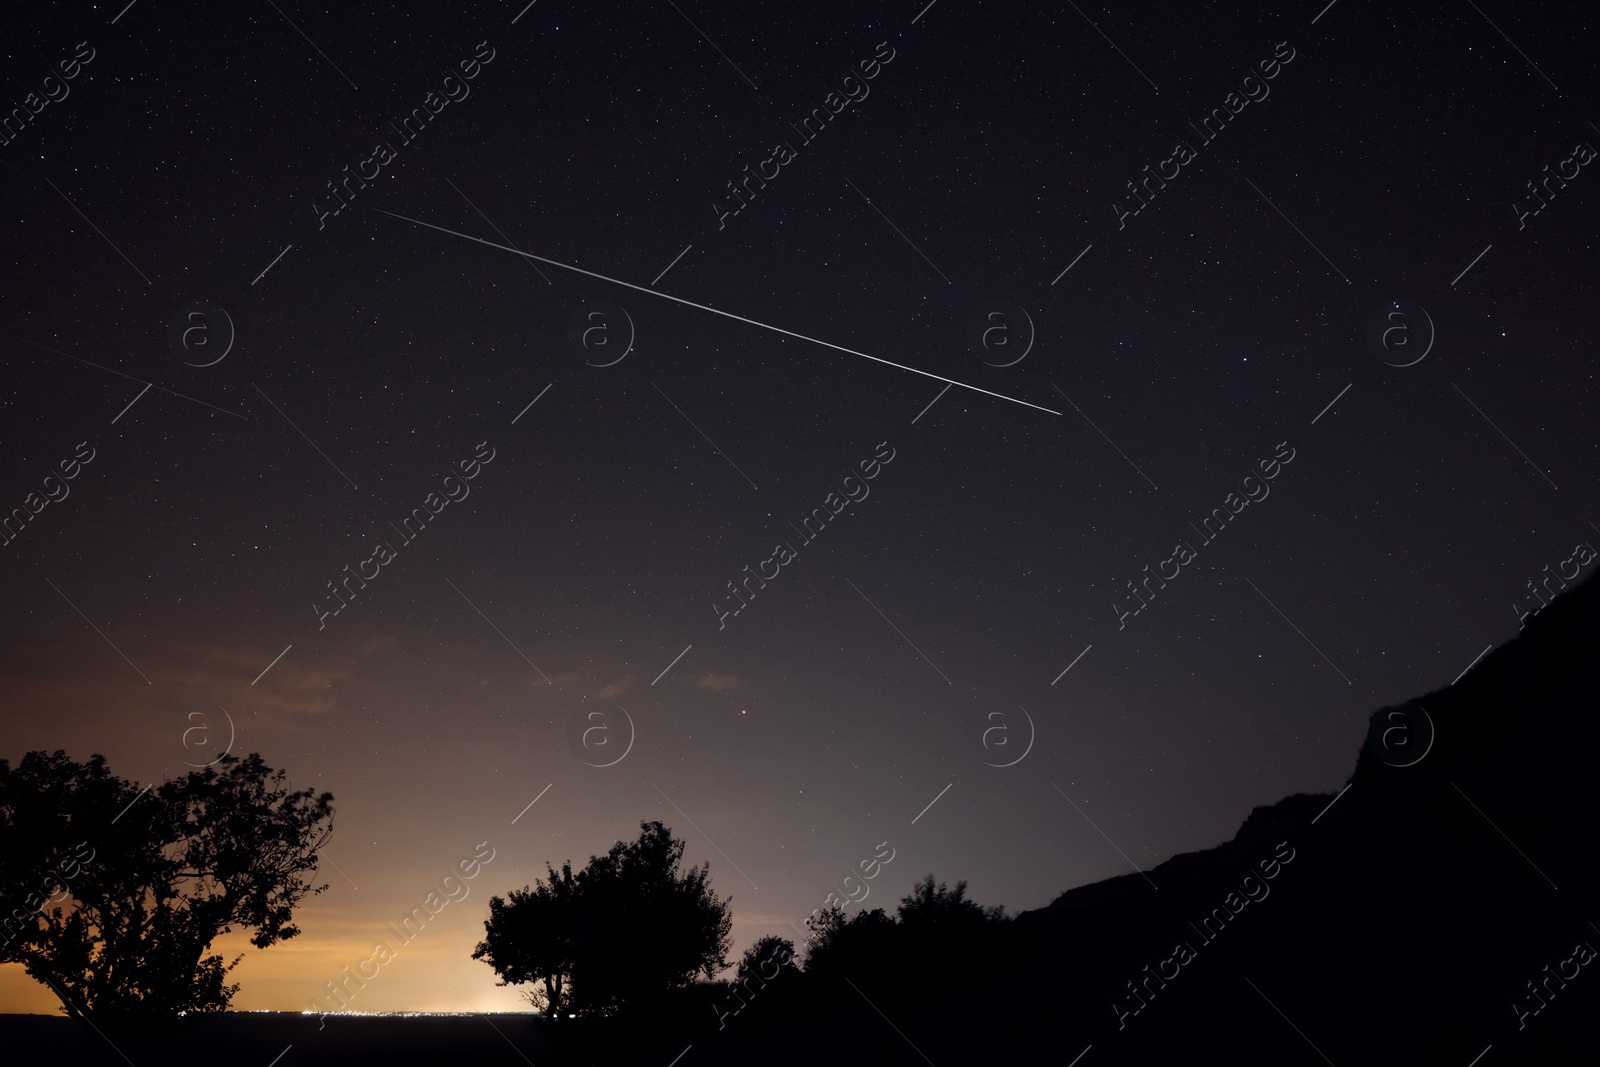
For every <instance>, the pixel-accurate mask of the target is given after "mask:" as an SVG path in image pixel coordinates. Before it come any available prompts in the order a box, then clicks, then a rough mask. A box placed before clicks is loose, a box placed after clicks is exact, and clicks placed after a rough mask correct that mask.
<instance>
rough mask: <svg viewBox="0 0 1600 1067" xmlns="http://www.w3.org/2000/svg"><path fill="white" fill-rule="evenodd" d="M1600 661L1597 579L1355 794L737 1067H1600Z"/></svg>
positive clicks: (852, 1000)
mask: <svg viewBox="0 0 1600 1067" xmlns="http://www.w3.org/2000/svg"><path fill="white" fill-rule="evenodd" d="M1597 638H1600V585H1597V584H1596V582H1594V581H1593V580H1590V581H1588V582H1586V583H1584V584H1583V585H1582V586H1581V587H1578V588H1576V589H1574V590H1572V591H1571V592H1569V593H1567V594H1566V595H1564V596H1562V597H1560V598H1558V599H1556V600H1555V601H1554V602H1553V603H1551V605H1550V606H1549V607H1547V608H1545V609H1544V610H1543V611H1542V612H1541V613H1540V614H1538V615H1537V616H1535V617H1534V618H1533V619H1532V620H1531V621H1530V622H1529V623H1528V625H1527V628H1526V629H1525V630H1524V631H1523V632H1522V633H1521V634H1519V636H1518V637H1517V638H1516V639H1514V640H1513V641H1511V642H1510V643H1508V644H1506V645H1503V646H1501V647H1499V648H1497V649H1494V650H1493V651H1491V652H1490V653H1489V654H1488V655H1486V656H1485V657H1484V658H1483V659H1482V660H1481V661H1479V662H1478V663H1477V664H1476V665H1474V666H1473V667H1472V669H1471V670H1470V671H1468V672H1467V673H1466V674H1465V675H1464V676H1463V677H1462V678H1461V679H1460V680H1459V681H1457V682H1455V683H1454V684H1452V685H1449V686H1446V687H1444V688H1441V689H1438V690H1435V691H1433V692H1431V693H1428V694H1425V695H1423V696H1420V697H1418V698H1416V699H1415V700H1414V701H1411V702H1409V704H1408V705H1398V706H1392V707H1385V708H1379V709H1377V710H1375V711H1374V712H1372V714H1371V717H1370V723H1371V726H1370V729H1369V733H1368V739H1367V744H1366V745H1365V746H1364V747H1363V748H1362V749H1361V751H1360V752H1359V753H1358V754H1357V757H1356V760H1355V768H1354V771H1353V773H1352V774H1351V776H1350V778H1349V780H1348V785H1347V788H1345V789H1344V790H1343V791H1341V792H1339V793H1327V794H1314V795H1313V794H1296V795H1294V796H1289V797H1286V798H1284V799H1283V800H1280V801H1278V802H1277V803H1275V804H1271V805H1265V806H1262V807H1258V808H1256V809H1255V810H1254V811H1253V812H1251V814H1250V815H1249V817H1248V818H1247V819H1246V820H1245V821H1244V823H1243V825H1241V826H1240V828H1239V831H1238V833H1237V834H1235V836H1234V837H1233V839H1232V840H1230V841H1227V842H1224V843H1223V844H1220V845H1218V846H1216V847H1214V848H1209V849H1205V850H1203V851H1199V852H1191V853H1185V854H1181V855H1177V856H1173V857H1172V858H1170V859H1168V860H1166V861H1165V862H1164V863H1162V864H1160V865H1159V866H1157V867H1155V868H1154V869H1152V870H1149V871H1146V872H1143V873H1142V874H1141V873H1137V872H1131V871H1130V872H1129V873H1128V874H1126V875H1121V876H1118V877H1115V878H1110V879H1107V880H1105V881H1101V882H1096V883H1093V884H1090V885H1085V886H1080V887H1078V888H1075V889H1071V890H1068V891H1067V892H1065V893H1062V894H1061V895H1060V896H1059V897H1057V898H1056V899H1055V900H1054V901H1053V902H1051V903H1050V904H1049V905H1048V906H1046V907H1044V908H1040V909H1036V910H1033V911H1026V912H1022V913H1020V914H1019V915H1017V916H1016V917H1015V918H1014V919H1013V920H1012V921H1011V922H1010V923H1009V924H1007V929H1006V930H1005V931H1004V933H1003V934H997V935H996V936H995V938H994V939H993V940H992V942H991V944H990V945H989V950H988V951H987V952H986V953H985V954H984V956H983V958H981V959H978V960H964V961H958V960H952V961H951V964H952V966H951V968H950V970H949V971H947V972H945V973H942V974H940V975H938V976H936V981H929V980H928V978H927V976H925V975H917V974H914V973H912V974H907V973H904V972H903V971H902V972H900V973H898V974H897V973H896V968H895V967H894V965H893V961H885V965H884V966H873V967H870V968H869V971H870V973H868V974H866V975H863V976H862V977H858V978H857V979H856V983H857V984H858V986H859V989H858V990H856V991H851V990H849V989H847V988H841V989H839V990H838V996H837V1000H836V1001H835V1002H834V1003H833V1004H832V1005H830V1006H831V1007H832V1008H834V1009H837V1014H835V1013H834V1012H829V1011H821V1012H818V1013H817V1014H816V1015H814V1016H813V1017H812V1018H811V1020H810V1022H811V1023H812V1025H811V1026H808V1027H807V1028H806V1034H807V1039H806V1040H803V1041H800V1042H796V1041H795V1040H793V1036H794V1035H793V1034H792V1033H790V1034H788V1035H787V1036H786V1038H785V1039H784V1040H783V1041H773V1040H770V1038H771V1035H766V1036H767V1037H768V1038H769V1041H768V1043H767V1044H766V1046H765V1048H764V1050H762V1040H761V1038H762V1035H748V1039H749V1044H748V1045H747V1046H745V1047H744V1048H743V1049H741V1050H740V1054H746V1055H754V1054H757V1052H758V1050H762V1051H760V1054H761V1055H762V1056H763V1060H764V1062H767V1063H790V1062H793V1063H800V1062H806V1061H807V1059H808V1057H815V1056H817V1055H820V1054H821V1052H822V1050H823V1049H824V1048H826V1047H828V1046H829V1045H830V1044H831V1045H833V1047H836V1048H838V1047H848V1048H851V1049H852V1050H853V1051H854V1053H859V1054H860V1055H861V1057H862V1058H861V1060H860V1062H868V1060H867V1058H866V1057H867V1056H868V1055H869V1054H870V1055H871V1056H874V1057H882V1058H881V1059H872V1060H871V1062H889V1063H898V1062H906V1063H923V1062H934V1063H939V1064H943V1063H946V1062H952V1063H959V1062H967V1061H973V1060H976V1061H979V1062H1006V1063H1009V1062H1019V1063H1020V1062H1044V1060H1045V1058H1046V1057H1048V1060H1049V1062H1059V1063H1062V1064H1070V1063H1073V1062H1075V1060H1074V1058H1075V1057H1078V1056H1079V1055H1080V1054H1082V1056H1083V1058H1082V1060H1081V1061H1077V1062H1079V1063H1081V1065H1082V1067H1095V1065H1098V1064H1104V1063H1125V1064H1143V1063H1177V1062H1187V1061H1190V1060H1193V1059H1196V1058H1200V1059H1202V1060H1210V1061H1212V1062H1226V1063H1229V1064H1264V1065H1265V1064H1273V1065H1284V1064H1328V1063H1333V1064H1338V1065H1340V1067H1343V1065H1345V1064H1460V1065H1462V1067H1466V1065H1467V1064H1470V1063H1473V1062H1474V1060H1475V1058H1476V1057H1478V1056H1480V1055H1483V1059H1482V1060H1481V1061H1479V1062H1481V1063H1482V1064H1483V1065H1484V1067H1489V1065H1492V1064H1500V1063H1538V1064H1565V1063H1585V1064H1592V1063H1595V1062H1597V1061H1600V973H1596V972H1600V966H1596V965H1595V964H1594V960H1593V950H1594V949H1600V896H1597V893H1596V890H1597V889H1600V865H1597V861H1596V857H1595V850H1594V847H1593V842H1594V839H1595V834H1596V831H1595V827H1596V826H1597V825H1600V797H1597V793H1596V786H1597V784H1600V726H1597V724H1596V718H1595V711H1596V708H1597V703H1600V701H1597V697H1600V640H1597ZM1415 706H1420V707H1421V708H1422V709H1423V711H1425V712H1426V715H1425V716H1423V715H1420V714H1418V713H1417V712H1416V711H1415ZM1430 721H1431V724H1432V734H1433V736H1432V738H1431V744H1429V743H1428V741H1429V739H1428V738H1427V736H1426V734H1427V732H1428V723H1429V722H1430ZM1391 730H1397V731H1398V732H1394V733H1391V732H1389V731H1391ZM1408 746H1409V747H1408ZM1424 753H1425V754H1424ZM1419 755H1420V757H1421V758H1420V759H1419V758H1417V757H1418V756H1419ZM1403 764H1409V765H1403ZM1268 872H1270V875H1269V874H1268ZM1180 946H1181V947H1180ZM1586 957H1587V958H1586ZM812 992H813V993H816V992H817V991H816V990H813V991H812ZM858 994H859V995H858ZM868 998H870V1000H871V1004H870V1005H869V1004H867V1003H864V1001H866V1000H867V999H868ZM891 1005H893V1007H891ZM874 1006H875V1007H874ZM879 1009H881V1010H882V1012H883V1013H884V1015H887V1016H888V1017H889V1018H890V1019H892V1020H893V1023H894V1026H895V1027H897V1028H898V1029H899V1031H901V1034H896V1033H895V1032H894V1031H893V1030H891V1028H890V1027H889V1026H887V1025H885V1020H884V1018H882V1017H879V1016H878V1015H877V1014H876V1011H877V1010H879ZM830 1016H831V1018H830ZM819 1024H820V1025H819ZM745 1037H746V1035H740V1038H741V1040H743V1039H744V1038H745ZM910 1046H915V1048H912V1047H910ZM1486 1049H1487V1050H1488V1051H1487V1053H1485V1050H1486ZM1085 1050H1087V1052H1085ZM699 1051H700V1047H699V1046H697V1047H696V1052H697V1053H698V1052H699ZM707 1051H708V1052H711V1048H710V1046H707ZM737 1058H738V1056H737V1055H730V1056H729V1057H728V1058H727V1059H726V1060H724V1059H722V1058H720V1057H717V1056H714V1055H713V1056H711V1057H710V1059H711V1060H712V1061H713V1062H730V1063H731V1062H733V1061H734V1060H735V1059H737Z"/></svg>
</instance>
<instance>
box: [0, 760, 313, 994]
mask: <svg viewBox="0 0 1600 1067" xmlns="http://www.w3.org/2000/svg"><path fill="white" fill-rule="evenodd" d="M285 777H286V775H285V773H284V772H283V771H275V770H273V769H272V768H270V767H268V766H267V765H266V764H265V763H264V762H262V759H261V757H260V756H259V755H258V754H255V753H252V754H250V755H249V756H247V757H243V758H240V757H238V756H224V757H223V758H222V759H221V760H220V761H219V766H217V767H208V768H206V769H205V770H204V771H196V772H192V773H190V774H188V775H186V776H185V777H182V778H177V779H173V780H171V781H168V782H166V783H164V784H162V785H160V786H157V787H155V788H150V787H146V789H144V790H141V789H138V788H136V787H135V786H134V784H133V783H131V782H128V781H126V780H124V779H122V778H119V777H117V776H116V775H114V774H112V773H111V772H110V771H108V770H107V769H106V765H105V757H103V756H100V755H95V756H93V757H91V758H90V760H89V762H88V763H77V762H74V761H73V760H70V759H68V758H67V755H66V753H65V752H61V751H57V752H55V753H52V754H47V753H44V752H30V753H28V754H27V755H26V756H24V757H23V759H22V762H21V763H20V764H19V765H18V766H17V767H16V768H15V769H14V770H13V769H12V768H11V766H10V764H9V763H8V762H7V761H5V760H0V894H3V895H4V900H5V901H6V904H5V910H4V913H3V914H4V926H5V930H4V937H3V938H0V962H8V963H13V962H14V963H21V964H22V965H23V967H24V968H25V969H26V971H27V973H28V975H29V976H30V977H32V978H34V979H36V980H38V981H40V982H43V983H45V984H46V985H48V986H49V987H50V988H51V989H52V990H53V991H54V992H55V994H56V996H58V997H59V998H60V999H61V1002H62V1009H63V1011H65V1012H66V1013H67V1014H68V1015H69V1016H72V1017H73V1018H77V1019H82V1020H88V1021H92V1022H97V1023H98V1022H128V1021H134V1020H143V1019H157V1018H163V1017H172V1016H175V1015H178V1014H181V1013H185V1012H211V1011H222V1010H224V1009H226V1008H227V1006H228V1003H229V1001H230V1000H231V998H232V996H233V994H234V993H235V992H236V991H237V990H238V986H237V985H236V984H235V985H229V984H227V983H226V981H225V978H226V976H227V974H228V972H229V971H230V970H232V969H233V967H234V966H235V965H236V964H237V963H238V961H239V959H242V958H243V957H242V956H240V957H236V958H235V959H234V961H233V962H232V963H226V964H225V963H224V962H223V959H222V957H221V956H218V955H207V950H208V949H209V948H210V946H211V943H212V941H214V940H215V939H216V938H217V937H218V936H219V935H220V934H223V933H228V932H230V931H232V930H233V929H234V927H242V928H245V929H253V930H254V931H255V933H254V934H253V936H252V937H251V939H250V941H251V943H252V944H253V945H255V946H256V947H257V948H267V947H268V946H270V945H273V944H276V943H277V942H279V941H282V940H285V939H287V938H290V937H294V936H295V935H297V934H298V933H299V932H300V931H299V929H298V928H297V927H296V926H294V925H293V924H292V922H291V921H290V920H291V918H292V917H293V913H294V908H295V905H297V904H298V903H299V902H300V901H301V899H303V898H304V897H305V896H306V894H307V893H313V894H315V893H320V892H322V891H323V890H324V889H326V888H327V886H326V885H323V886H318V887H316V888H313V887H312V886H311V884H310V881H309V880H308V878H307V875H308V874H309V873H310V872H313V871H314V870H315V868H316V865H317V860H316V853H317V850H318V849H319V848H321V847H322V845H323V844H325V843H326V842H327V840H328V837H329V835H330V834H331V833H332V822H331V820H332V815H333V806H332V802H333V795H332V794H331V793H322V794H320V795H319V794H317V793H315V792H314V791H313V790H310V789H305V790H300V791H298V792H290V791H289V790H287V789H285V788H284V787H283V782H284V779H285ZM147 791H148V794H147ZM83 841H87V842H88V843H89V845H90V846H91V848H92V853H91V855H92V858H91V859H89V860H88V861H87V862H83V863H81V864H80V865H78V867H77V869H76V870H75V871H72V872H71V873H70V874H69V876H68V878H67V881H66V883H65V885H64V886H63V887H62V889H63V890H64V891H58V892H55V893H52V894H51V897H52V898H54V897H56V896H59V897H60V899H59V900H55V899H50V900H45V901H43V902H41V904H40V906H37V907H35V906H34V904H35V901H37V900H38V899H39V894H38V892H37V890H35V891H34V892H33V893H32V894H31V895H25V894H26V892H27V890H26V887H28V886H31V885H33V884H34V882H35V880H39V881H40V882H41V884H42V883H43V879H44V877H45V875H46V873H47V872H49V871H51V870H53V869H55V868H56V867H58V866H62V857H63V856H64V855H65V854H66V850H67V849H69V848H71V847H72V846H73V845H74V844H76V843H78V842H83ZM63 869H65V868H64V867H63ZM58 881H59V879H58ZM69 893H70V896H68V895H67V894H69ZM15 900H21V901H23V902H24V903H26V904H27V905H28V907H16V906H14V905H13V904H12V903H11V902H12V901H15ZM52 904H53V905H54V906H51V905H52Z"/></svg>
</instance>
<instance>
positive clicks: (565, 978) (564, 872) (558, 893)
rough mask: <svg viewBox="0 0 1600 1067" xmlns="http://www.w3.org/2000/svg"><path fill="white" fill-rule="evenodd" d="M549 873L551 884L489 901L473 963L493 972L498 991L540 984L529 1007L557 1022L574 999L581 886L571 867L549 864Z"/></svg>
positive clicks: (538, 882)
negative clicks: (500, 987)
mask: <svg viewBox="0 0 1600 1067" xmlns="http://www.w3.org/2000/svg"><path fill="white" fill-rule="evenodd" d="M545 869H546V870H547V871H549V872H550V879H549V881H545V880H544V879H542V878H539V879H535V881H534V884H533V885H532V886H529V887H527V888H524V889H513V890H511V892H509V893H507V894H506V896H505V897H504V898H501V897H491V898H490V900H489V919H488V921H487V922H485V923H484V924H483V926H484V939H483V941H481V942H479V944H478V947H477V948H476V949H474V950H473V953H472V958H473V959H475V960H483V961H485V962H486V963H488V964H489V966H490V967H493V968H494V971H495V973H496V974H498V975H499V976H500V983H499V984H500V985H522V984H524V983H537V984H536V985H535V987H534V988H533V990H531V991H530V992H529V993H528V994H527V997H528V1001H529V1002H530V1003H531V1004H533V1006H534V1007H536V1008H539V1009H541V1010H542V1011H543V1012H544V1013H545V1015H546V1016H547V1017H549V1018H551V1019H558V1018H560V1016H561V1013H562V1012H564V1011H566V1009H567V1008H568V1006H569V1004H568V1001H569V1000H570V999H571V986H570V985H569V984H568V982H569V979H570V976H571V974H572V956H573V941H574V932H575V931H576V929H577V918H578V917H577V903H578V899H577V898H578V885H577V881H576V880H575V879H574V878H573V875H572V864H571V863H570V862H568V863H564V864H562V865H561V871H560V872H559V873H557V871H556V869H555V868H554V867H552V866H550V865H549V864H548V863H547V864H545Z"/></svg>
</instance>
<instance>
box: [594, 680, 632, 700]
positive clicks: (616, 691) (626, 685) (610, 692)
mask: <svg viewBox="0 0 1600 1067" xmlns="http://www.w3.org/2000/svg"><path fill="white" fill-rule="evenodd" d="M632 688H633V675H631V674H624V675H623V676H622V681H620V682H611V683H610V684H608V685H606V686H605V687H603V688H602V689H601V690H600V698H601V699H602V700H614V699H615V698H617V697H619V696H621V695H622V694H623V693H626V692H627V691H628V690H630V689H632Z"/></svg>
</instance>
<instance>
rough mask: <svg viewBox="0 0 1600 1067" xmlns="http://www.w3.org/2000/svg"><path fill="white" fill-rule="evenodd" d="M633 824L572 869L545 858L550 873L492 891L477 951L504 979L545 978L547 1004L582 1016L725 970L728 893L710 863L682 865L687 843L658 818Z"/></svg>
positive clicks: (648, 1000) (644, 1001)
mask: <svg viewBox="0 0 1600 1067" xmlns="http://www.w3.org/2000/svg"><path fill="white" fill-rule="evenodd" d="M639 828H640V831H641V832H640V834H639V839H638V840H637V841H634V842H631V843H630V842H625V841H618V842H617V843H616V844H615V845H614V846H612V848H611V851H610V852H608V853H607V854H606V855H604V856H591V857H590V858H589V863H588V866H586V867H584V869H583V870H581V871H579V872H578V873H577V874H576V875H574V874H572V873H571V864H570V862H569V863H567V864H565V865H563V867H562V869H561V873H560V874H557V873H556V871H555V869H554V868H552V867H550V866H549V865H548V864H547V865H546V869H547V870H548V871H549V873H550V878H549V880H548V881H546V880H544V879H540V880H539V882H538V884H537V886H530V887H526V888H524V889H523V890H521V891H520V892H518V891H515V890H513V891H512V892H511V893H510V894H509V895H508V897H507V898H505V899H502V898H500V897H494V898H492V899H491V900H490V901H489V919H488V920H487V921H486V922H485V923H484V931H485V938H484V940H483V941H482V942H481V943H480V944H479V945H478V947H477V949H476V950H475V951H474V952H473V958H474V959H481V960H484V961H485V962H487V963H488V964H489V965H490V966H491V967H493V968H494V970H495V973H496V974H498V975H499V976H500V984H502V985H516V984H520V983H523V982H530V981H539V982H541V983H542V984H543V989H542V990H538V991H536V992H535V993H534V997H533V999H535V1001H536V1002H540V1001H542V1002H543V1005H544V1006H545V1007H546V1010H547V1011H550V1010H552V1007H551V1006H552V1005H553V1006H554V1008H555V1009H556V1010H560V1009H565V1010H566V1011H567V1012H568V1013H570V1014H577V1015H585V1016H595V1015H605V1014H609V1013H613V1012H618V1011H622V1010H625V1009H631V1008H642V1007H649V1006H653V1005H657V1004H659V1003H660V1002H661V1000H662V999H663V997H664V996H665V995H666V994H668V993H670V992H671V991H673V990H681V989H684V988H685V987H687V986H688V985H689V984H690V983H691V982H692V981H693V980H694V978H695V976H696V975H704V976H705V977H706V978H707V979H709V978H711V977H712V976H713V975H715V974H716V973H717V972H718V971H721V970H723V969H724V968H726V967H727V966H728V962H727V955H728V950H729V948H730V942H731V936H730V931H731V929H732V926H733V919H732V916H731V915H730V914H729V905H730V904H731V900H720V899H718V898H717V895H716V894H715V893H714V892H712V890H711V887H710V870H711V865H710V863H709V862H708V863H704V864H701V865H700V866H699V867H691V868H689V869H688V870H686V871H682V872H681V873H680V870H679V867H680V865H681V863H682V860H683V851H684V842H682V841H680V840H677V839H675V838H674V837H673V836H672V832H671V831H670V830H668V829H667V827H665V826H663V825H662V824H661V823H660V822H642V823H640V824H639Z"/></svg>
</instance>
